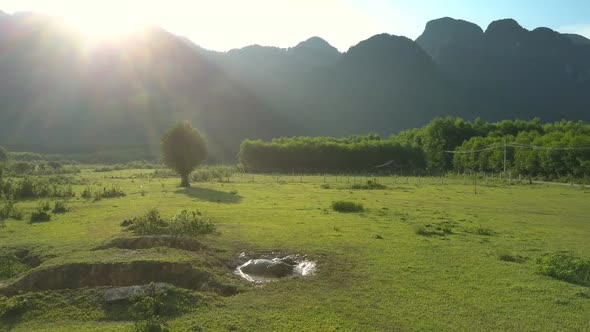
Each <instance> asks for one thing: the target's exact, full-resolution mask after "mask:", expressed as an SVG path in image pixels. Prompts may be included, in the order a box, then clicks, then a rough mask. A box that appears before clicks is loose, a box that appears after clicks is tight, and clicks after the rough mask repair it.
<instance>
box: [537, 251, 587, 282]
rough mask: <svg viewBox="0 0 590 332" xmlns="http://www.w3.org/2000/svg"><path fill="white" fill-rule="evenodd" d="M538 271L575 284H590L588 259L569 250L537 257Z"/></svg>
mask: <svg viewBox="0 0 590 332" xmlns="http://www.w3.org/2000/svg"><path fill="white" fill-rule="evenodd" d="M537 269H538V271H539V273H541V274H544V275H547V276H550V277H552V278H555V279H559V280H564V281H567V282H571V283H575V284H583V285H590V259H584V258H580V257H577V256H576V255H574V254H573V253H571V252H556V253H551V254H544V255H543V256H541V257H539V258H538V259H537Z"/></svg>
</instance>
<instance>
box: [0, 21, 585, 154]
mask: <svg viewBox="0 0 590 332" xmlns="http://www.w3.org/2000/svg"><path fill="white" fill-rule="evenodd" d="M437 116H461V117H464V118H467V119H473V118H476V117H480V118H482V119H484V120H489V121H493V120H500V119H505V118H524V119H529V118H532V117H540V118H542V120H543V121H554V120H560V119H568V120H585V121H587V120H590V40H588V39H587V38H585V37H583V36H579V35H571V34H561V33H558V32H555V31H553V30H550V29H548V28H537V29H534V30H532V31H529V30H526V29H524V28H523V27H521V26H520V25H519V24H518V23H517V22H516V21H514V20H511V19H504V20H499V21H495V22H492V23H491V24H490V25H489V26H488V27H487V29H486V30H485V31H484V30H483V29H482V28H480V27H479V26H477V25H475V24H473V23H469V22H467V21H463V20H455V19H452V18H441V19H437V20H433V21H430V22H428V23H427V25H426V28H425V30H424V32H423V34H422V35H421V36H420V37H418V38H417V39H416V40H415V41H414V40H411V39H408V38H405V37H401V36H394V35H389V34H380V35H375V36H373V37H371V38H369V39H367V40H364V41H361V42H360V43H358V44H357V45H355V46H353V47H351V48H350V49H349V50H348V51H346V52H343V53H342V52H339V51H338V50H337V49H336V48H334V47H332V46H331V45H330V44H329V43H328V42H327V41H325V40H323V39H321V38H319V37H312V38H310V39H308V40H306V41H303V42H301V43H299V44H297V45H295V46H294V47H292V48H288V49H282V48H276V47H265V46H259V45H252V46H248V47H244V48H241V49H235V50H231V51H228V52H216V51H211V50H206V49H203V48H201V47H199V46H198V45H196V44H194V43H193V42H192V41H190V40H188V39H186V38H184V37H181V36H176V35H173V34H171V33H169V32H167V31H165V30H163V29H161V28H159V27H156V26H148V27H145V28H144V29H143V30H142V31H140V32H137V33H134V34H130V35H127V36H125V37H121V38H118V39H113V40H110V41H107V40H104V41H102V42H99V43H97V42H94V43H91V42H89V41H88V40H87V39H85V38H84V37H83V35H82V34H80V33H79V32H76V30H75V29H72V28H71V27H70V26H68V25H67V24H66V23H65V22H63V21H62V20H60V19H57V18H53V17H50V16H44V15H40V14H35V13H16V14H13V15H8V14H4V13H1V12H0V145H5V146H7V147H8V148H10V149H12V150H20V151H35V152H45V153H64V154H67V153H81V152H85V153H91V152H98V151H109V150H118V151H141V154H144V155H145V156H152V155H157V152H158V149H159V139H160V137H161V134H162V133H163V131H164V130H165V129H166V128H167V127H169V126H170V125H171V124H172V123H174V122H176V121H178V120H184V119H186V120H190V121H191V122H192V123H193V124H194V125H195V127H197V128H198V129H199V130H200V131H202V132H203V133H204V135H205V137H206V138H207V141H208V144H209V149H210V152H211V158H212V160H216V161H234V160H235V157H236V153H237V150H238V147H239V144H240V141H241V140H243V139H245V138H261V139H269V138H272V137H278V136H292V135H333V136H344V135H356V134H366V133H369V132H373V133H379V134H382V135H389V134H391V133H395V132H398V131H400V130H403V129H407V128H412V127H416V126H421V125H424V124H425V123H427V122H429V121H430V120H432V118H434V117H437Z"/></svg>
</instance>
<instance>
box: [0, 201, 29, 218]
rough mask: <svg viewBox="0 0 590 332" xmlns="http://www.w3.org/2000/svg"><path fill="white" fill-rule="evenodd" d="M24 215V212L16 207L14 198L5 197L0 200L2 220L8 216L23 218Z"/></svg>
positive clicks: (0, 216)
mask: <svg viewBox="0 0 590 332" xmlns="http://www.w3.org/2000/svg"><path fill="white" fill-rule="evenodd" d="M23 217H24V215H23V212H22V211H21V210H19V209H17V208H16V206H15V202H14V200H12V199H10V198H5V197H4V198H2V199H1V200H0V220H4V219H8V218H12V219H16V220H22V219H23Z"/></svg>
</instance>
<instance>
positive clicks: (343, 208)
mask: <svg viewBox="0 0 590 332" xmlns="http://www.w3.org/2000/svg"><path fill="white" fill-rule="evenodd" d="M332 209H333V210H334V211H338V212H344V213H352V212H363V211H365V208H364V207H363V205H362V204H360V203H354V202H348V201H335V202H332Z"/></svg>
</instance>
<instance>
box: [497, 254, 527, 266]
mask: <svg viewBox="0 0 590 332" xmlns="http://www.w3.org/2000/svg"><path fill="white" fill-rule="evenodd" d="M498 259H499V260H501V261H504V262H510V263H524V262H525V261H526V258H525V257H522V256H520V255H513V254H511V253H509V252H501V253H499V254H498Z"/></svg>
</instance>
